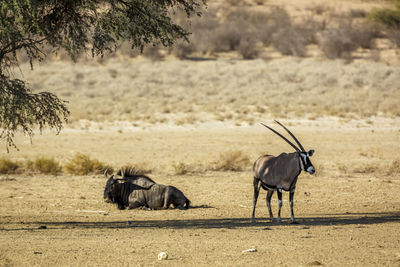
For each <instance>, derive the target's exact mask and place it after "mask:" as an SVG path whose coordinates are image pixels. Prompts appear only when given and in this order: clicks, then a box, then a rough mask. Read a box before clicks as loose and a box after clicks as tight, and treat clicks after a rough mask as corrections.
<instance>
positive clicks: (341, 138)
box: [0, 120, 400, 266]
mask: <svg viewBox="0 0 400 267" xmlns="http://www.w3.org/2000/svg"><path fill="white" fill-rule="evenodd" d="M379 123H381V124H379ZM290 125H291V126H290V128H291V129H292V130H293V131H294V132H295V133H296V135H297V136H298V137H299V138H300V140H301V141H302V143H303V145H304V146H305V147H306V149H310V148H314V149H315V150H316V153H315V155H314V156H313V162H314V165H315V166H316V168H317V175H315V176H310V175H308V174H301V176H300V178H299V181H298V184H297V192H296V195H295V215H296V217H297V219H298V221H299V222H300V224H299V225H290V224H289V217H290V214H289V205H288V201H287V199H288V194H287V193H284V195H283V197H284V202H283V211H282V217H283V222H282V224H277V223H270V222H269V221H268V220H267V210H266V205H265V196H266V192H265V191H263V192H261V193H260V196H259V201H258V205H257V210H256V217H257V218H258V220H257V222H256V223H255V224H252V223H251V222H250V215H251V208H252V197H253V192H252V175H251V172H250V167H251V166H249V168H248V169H247V170H246V171H243V172H213V171H204V172H197V173H196V172H195V173H191V174H188V175H175V174H174V173H173V171H172V169H171V165H172V164H173V162H180V161H184V162H189V163H191V164H195V163H196V162H197V163H199V164H207V163H208V162H212V161H213V160H214V159H215V158H217V156H218V153H220V152H224V151H227V150H230V149H238V150H241V151H244V152H245V153H247V154H248V155H249V157H250V158H251V161H254V160H255V158H256V157H257V156H258V155H261V154H263V153H267V152H268V153H273V154H277V153H279V152H281V151H287V152H290V150H289V146H288V145H287V144H285V143H284V142H282V141H281V140H279V138H277V137H276V136H274V135H273V134H271V133H269V132H266V130H265V129H263V128H262V127H260V126H252V127H232V128H219V127H204V128H201V127H199V128H176V129H175V128H174V129H156V128H155V129H147V130H137V131H135V130H132V131H130V132H122V133H121V132H118V131H113V130H103V131H81V130H80V131H78V130H66V131H63V132H62V133H61V135H60V136H54V134H51V133H46V134H44V135H43V136H36V137H35V139H34V143H33V145H31V144H29V143H26V144H23V143H22V142H21V141H20V144H21V145H20V149H21V151H20V152H17V151H12V152H11V153H10V155H9V157H11V158H16V159H17V158H29V157H34V156H37V155H43V151H44V150H45V151H46V153H47V155H52V156H55V157H56V158H57V159H58V160H60V161H63V160H66V159H67V158H68V157H70V156H71V155H72V153H74V152H75V151H77V150H78V151H81V152H89V151H90V155H92V156H93V157H95V158H98V159H100V160H103V161H106V162H110V163H112V164H113V165H117V166H118V165H122V164H125V163H128V162H136V161H139V160H140V161H144V162H149V163H151V164H150V165H151V166H152V168H153V169H154V172H153V173H152V174H150V176H151V177H152V178H153V179H155V180H156V181H157V182H159V183H163V184H172V185H175V186H177V187H178V188H179V189H181V190H182V191H183V192H184V193H185V195H186V196H187V197H188V198H189V199H190V200H191V201H192V204H193V208H191V209H189V210H185V211H180V210H159V211H146V210H130V211H128V210H125V211H120V210H118V209H117V208H116V207H115V206H113V205H111V204H107V203H104V201H103V199H102V194H103V188H104V184H105V181H106V178H105V177H104V176H101V175H91V176H70V175H61V176H44V175H32V176H31V175H27V174H24V175H10V176H6V175H2V176H0V203H1V204H0V215H1V216H0V233H1V234H0V265H2V266H15V265H16V266H32V265H42V266H87V265H89V266H93V265H96V266H108V265H117V266H129V265H131V266H152V265H169V266H209V265H213V266H243V265H246V266H256V265H264V266H277V265H279V266H307V265H326V266H382V265H387V266H400V232H399V229H400V228H399V227H400V200H399V198H398V196H399V192H400V174H399V173H391V174H386V172H385V168H386V167H387V166H389V165H390V162H391V161H392V160H393V159H396V158H397V159H398V158H399V157H400V154H399V152H398V151H399V143H400V134H399V129H400V127H399V123H398V122H397V121H395V120H394V121H393V120H391V121H389V122H387V121H383V122H382V121H381V122H379V120H376V121H375V122H373V123H371V122H370V123H365V122H364V123H361V122H357V123H350V122H349V123H339V122H337V121H336V122H335V121H327V122H325V123H323V122H318V121H299V122H298V123H295V122H291V123H290ZM357 125H358V126H357ZM377 125H379V127H377ZM21 140H24V139H21ZM4 153H5V152H4ZM372 163H374V164H376V165H374V166H379V170H376V171H374V170H369V171H364V172H362V171H356V170H357V168H356V167H357V166H358V170H359V167H360V166H369V165H368V164H372ZM250 165H251V163H250ZM364 169H365V170H368V168H364ZM272 205H273V211H274V213H275V215H276V213H277V200H276V195H274V197H273V203H272ZM252 248H255V249H256V250H257V251H256V252H248V253H242V251H244V250H247V249H252ZM161 251H166V252H167V253H168V254H169V259H168V260H166V261H159V260H157V255H158V253H159V252H161Z"/></svg>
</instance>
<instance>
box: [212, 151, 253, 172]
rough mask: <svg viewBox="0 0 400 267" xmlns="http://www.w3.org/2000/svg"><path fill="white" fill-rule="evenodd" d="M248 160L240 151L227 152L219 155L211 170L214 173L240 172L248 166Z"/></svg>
mask: <svg viewBox="0 0 400 267" xmlns="http://www.w3.org/2000/svg"><path fill="white" fill-rule="evenodd" d="M249 162H250V159H249V157H248V156H247V155H245V154H244V153H243V152H242V151H240V150H236V151H228V152H225V153H221V154H220V156H219V159H218V161H217V162H216V163H215V167H214V169H213V170H216V171H242V170H244V169H245V168H246V167H248V164H249Z"/></svg>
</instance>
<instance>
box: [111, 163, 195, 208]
mask: <svg viewBox="0 0 400 267" xmlns="http://www.w3.org/2000/svg"><path fill="white" fill-rule="evenodd" d="M129 171H131V170H128V172H127V169H121V171H120V172H119V173H117V175H118V174H120V175H121V177H122V178H119V179H114V176H111V177H110V178H109V179H108V181H107V184H106V188H105V189H104V198H105V199H107V200H109V202H112V203H115V204H117V205H118V208H119V209H125V208H126V207H128V208H129V209H135V208H139V207H145V208H149V209H168V208H169V207H170V206H171V205H173V206H174V208H179V209H187V208H189V205H190V201H189V199H187V198H186V197H185V195H184V194H183V193H182V191H180V190H179V189H178V188H176V187H174V186H170V185H162V184H157V183H155V182H154V181H153V180H152V179H150V178H149V177H147V176H145V175H134V174H132V172H130V173H129ZM117 177H118V176H117Z"/></svg>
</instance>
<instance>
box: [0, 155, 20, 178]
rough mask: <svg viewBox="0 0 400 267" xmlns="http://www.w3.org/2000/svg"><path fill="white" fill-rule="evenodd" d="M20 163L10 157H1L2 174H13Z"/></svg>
mask: <svg viewBox="0 0 400 267" xmlns="http://www.w3.org/2000/svg"><path fill="white" fill-rule="evenodd" d="M19 167H20V166H19V164H18V163H17V162H14V161H11V160H9V159H5V158H0V174H13V173H16V172H17V170H18V168H19Z"/></svg>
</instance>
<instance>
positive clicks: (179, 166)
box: [172, 162, 189, 175]
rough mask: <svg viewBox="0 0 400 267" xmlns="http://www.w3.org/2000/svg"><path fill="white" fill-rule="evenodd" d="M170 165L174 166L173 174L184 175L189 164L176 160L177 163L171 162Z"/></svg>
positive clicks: (187, 170)
mask: <svg viewBox="0 0 400 267" xmlns="http://www.w3.org/2000/svg"><path fill="white" fill-rule="evenodd" d="M172 167H173V168H174V174H175V175H184V174H186V173H188V172H189V165H187V164H185V163H183V162H178V163H175V162H174V163H173V164H172Z"/></svg>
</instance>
